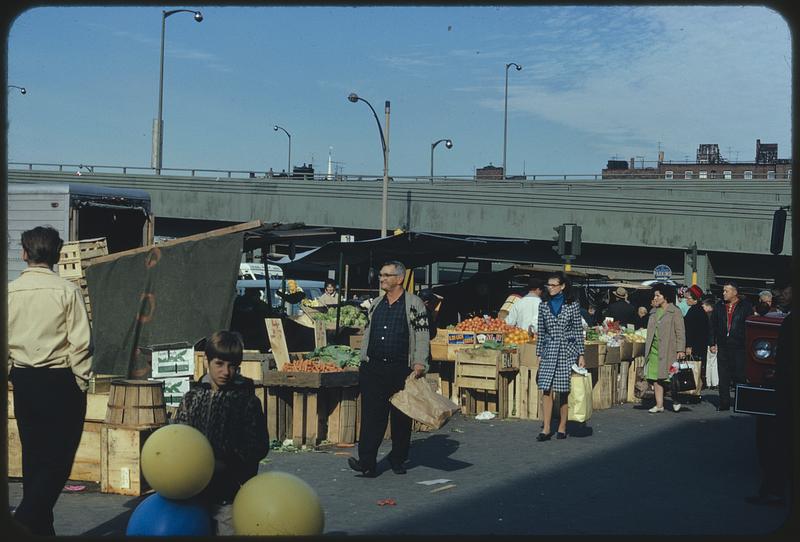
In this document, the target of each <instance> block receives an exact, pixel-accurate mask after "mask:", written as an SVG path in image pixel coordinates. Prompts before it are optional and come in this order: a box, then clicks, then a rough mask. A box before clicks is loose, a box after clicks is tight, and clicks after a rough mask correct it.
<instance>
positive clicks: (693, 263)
mask: <svg viewBox="0 0 800 542" xmlns="http://www.w3.org/2000/svg"><path fill="white" fill-rule="evenodd" d="M689 248H690V249H692V251H691V252H690V253H689V267H691V268H692V271H697V243H694V244H693V245H692V246H690V247H689Z"/></svg>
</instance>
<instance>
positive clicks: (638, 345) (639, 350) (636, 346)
mask: <svg viewBox="0 0 800 542" xmlns="http://www.w3.org/2000/svg"><path fill="white" fill-rule="evenodd" d="M631 345H632V352H631V359H634V358H638V357H641V356H644V346H645V343H643V342H638V341H637V342H634V343H631Z"/></svg>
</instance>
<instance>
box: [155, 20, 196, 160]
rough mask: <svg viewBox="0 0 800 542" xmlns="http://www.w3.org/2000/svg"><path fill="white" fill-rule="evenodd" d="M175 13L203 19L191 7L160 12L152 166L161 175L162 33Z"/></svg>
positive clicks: (162, 134) (162, 131)
mask: <svg viewBox="0 0 800 542" xmlns="http://www.w3.org/2000/svg"><path fill="white" fill-rule="evenodd" d="M176 13H194V20H195V21H197V22H198V23H199V22H201V21H202V20H203V14H202V13H200V12H199V11H194V10H191V9H173V10H171V11H162V12H161V57H160V70H159V76H158V120H157V121H156V125H155V126H154V127H153V138H154V141H153V151H154V152H153V155H154V156H153V157H154V158H155V160H153V162H154V164H153V166H154V167H155V169H156V174H157V175H161V164H162V156H161V155H162V152H163V150H164V121H163V118H162V113H163V103H164V33H165V32H166V29H167V17H169V16H170V15H174V14H176Z"/></svg>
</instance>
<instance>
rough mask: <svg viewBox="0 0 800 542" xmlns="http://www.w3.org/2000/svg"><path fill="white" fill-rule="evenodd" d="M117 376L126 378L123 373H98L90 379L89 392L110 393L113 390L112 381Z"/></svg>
mask: <svg viewBox="0 0 800 542" xmlns="http://www.w3.org/2000/svg"><path fill="white" fill-rule="evenodd" d="M115 378H125V376H123V375H106V374H96V375H94V376H92V378H90V379H89V389H88V390H87V391H88V393H108V392H109V390H111V381H112V380H114V379H115Z"/></svg>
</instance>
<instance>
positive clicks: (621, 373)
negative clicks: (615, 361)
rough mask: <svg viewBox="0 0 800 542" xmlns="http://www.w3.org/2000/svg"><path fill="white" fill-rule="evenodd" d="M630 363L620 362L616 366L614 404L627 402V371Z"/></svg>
mask: <svg viewBox="0 0 800 542" xmlns="http://www.w3.org/2000/svg"><path fill="white" fill-rule="evenodd" d="M630 366H631V362H630V361H622V362H620V363H619V365H617V369H618V371H617V380H616V390H615V393H614V403H615V404H622V403H624V402H626V401H627V400H628V371H629V370H630Z"/></svg>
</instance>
